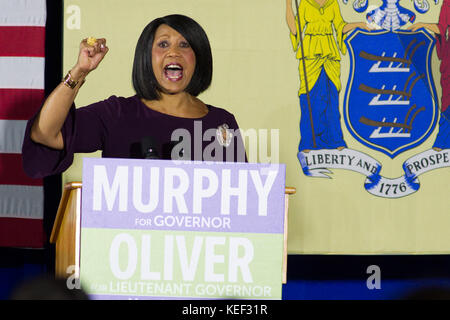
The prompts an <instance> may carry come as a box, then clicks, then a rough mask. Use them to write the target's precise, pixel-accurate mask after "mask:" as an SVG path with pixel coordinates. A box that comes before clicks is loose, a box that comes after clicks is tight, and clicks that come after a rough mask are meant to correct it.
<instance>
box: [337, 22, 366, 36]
mask: <svg viewBox="0 0 450 320" xmlns="http://www.w3.org/2000/svg"><path fill="white" fill-rule="evenodd" d="M356 28H360V29H364V30H367V31H371V30H372V28H370V26H369V25H368V24H367V23H365V22H353V23H347V24H346V25H345V26H344V29H342V33H347V32H350V31H352V30H354V29H356Z"/></svg>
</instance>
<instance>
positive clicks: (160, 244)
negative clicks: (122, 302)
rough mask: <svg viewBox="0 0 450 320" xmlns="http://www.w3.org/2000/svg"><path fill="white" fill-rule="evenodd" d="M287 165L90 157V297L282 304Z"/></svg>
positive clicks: (86, 184)
mask: <svg viewBox="0 0 450 320" xmlns="http://www.w3.org/2000/svg"><path fill="white" fill-rule="evenodd" d="M284 188H285V165H283V164H280V165H267V164H266V165H263V164H247V163H212V162H186V161H183V162H180V161H165V160H151V161H149V160H131V159H98V158H85V159H84V162H83V190H82V218H81V226H82V231H81V269H80V279H81V283H82V286H83V288H84V289H85V290H86V291H87V292H88V293H89V294H90V295H91V297H92V298H94V299H164V298H171V299H176V298H180V299H185V298H200V299H214V298H228V299H281V282H282V254H283V231H284Z"/></svg>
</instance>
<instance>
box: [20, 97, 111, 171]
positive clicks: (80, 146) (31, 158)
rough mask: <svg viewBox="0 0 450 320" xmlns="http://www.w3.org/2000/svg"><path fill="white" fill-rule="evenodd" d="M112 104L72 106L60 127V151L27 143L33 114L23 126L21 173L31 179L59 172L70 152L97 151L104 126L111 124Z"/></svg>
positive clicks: (69, 157) (108, 101)
mask: <svg viewBox="0 0 450 320" xmlns="http://www.w3.org/2000/svg"><path fill="white" fill-rule="evenodd" d="M114 101H115V99H114V98H113V97H111V98H109V99H108V100H104V101H101V102H97V103H94V104H92V105H89V106H86V107H82V108H79V109H76V108H75V106H74V105H72V107H71V108H70V111H69V113H68V115H67V118H66V120H65V122H64V125H63V127H62V128H61V133H62V136H63V141H64V148H63V149H62V150H57V149H53V148H49V147H47V146H44V145H42V144H40V143H36V142H34V141H33V140H31V127H32V125H33V123H34V121H35V120H36V117H37V115H38V113H37V114H36V115H34V116H33V118H31V119H30V120H29V121H28V123H27V127H26V130H25V136H24V141H23V145H22V161H23V168H24V171H25V173H26V174H27V175H29V176H30V177H33V178H43V177H45V176H49V175H53V174H57V173H61V172H63V171H65V170H66V169H67V168H69V167H70V165H71V164H72V162H73V155H74V153H76V152H85V153H88V152H94V151H97V150H101V149H102V148H103V145H104V140H105V136H106V134H107V132H108V126H109V125H110V124H111V123H112V119H111V117H112V111H111V110H110V109H111V108H110V107H111V104H114Z"/></svg>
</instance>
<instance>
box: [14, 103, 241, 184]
mask: <svg viewBox="0 0 450 320" xmlns="http://www.w3.org/2000/svg"><path fill="white" fill-rule="evenodd" d="M208 109H209V112H208V113H207V114H206V115H205V116H204V117H202V118H198V119H189V118H180V117H175V116H171V115H167V114H164V113H160V112H158V111H155V110H152V109H150V108H148V107H147V106H146V105H145V104H144V103H142V101H141V100H140V99H139V98H138V97H137V96H132V97H128V98H124V97H116V96H111V97H110V98H108V99H107V100H104V101H100V102H97V103H94V104H91V105H89V106H86V107H83V108H79V109H75V106H72V108H71V110H70V112H69V114H68V116H67V119H66V121H65V123H64V125H63V128H62V129H61V132H62V135H63V139H64V149H63V150H56V149H52V148H49V147H46V146H44V145H42V144H39V143H36V142H34V141H32V140H31V138H30V130H31V126H32V124H33V122H34V120H35V118H36V116H37V114H36V115H35V116H34V117H33V118H31V119H30V120H29V121H28V124H27V128H26V131H25V138H24V142H23V146H22V157H23V166H24V170H25V172H26V173H27V174H28V175H29V176H30V177H33V178H42V177H45V176H48V175H52V174H56V173H60V172H63V171H65V170H66V169H67V168H68V167H69V166H70V165H71V164H72V162H73V154H74V153H75V152H83V153H88V152H94V151H97V150H102V157H107V158H144V155H143V153H142V151H141V143H142V141H143V139H144V138H145V137H152V139H153V141H154V142H155V145H154V147H155V149H156V151H157V153H158V155H159V158H161V159H171V158H172V157H171V154H172V150H177V152H176V153H177V156H176V157H177V158H182V159H186V160H200V161H234V162H244V161H246V156H245V149H244V145H243V143H242V138H241V136H240V133H239V131H236V130H237V129H239V127H238V125H237V123H236V120H235V118H234V116H233V115H232V114H231V113H229V112H227V111H226V110H224V109H221V108H217V107H213V106H210V105H208ZM177 129H179V130H177ZM210 129H212V130H210ZM225 129H226V130H225ZM175 130H176V131H175ZM172 133H175V136H174V137H172ZM230 133H231V134H230ZM180 136H182V137H183V138H182V140H180V138H179V137H180ZM230 137H231V141H230ZM227 141H228V143H229V145H228V146H227ZM178 143H180V145H178V146H177V144H178Z"/></svg>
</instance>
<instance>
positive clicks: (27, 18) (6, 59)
mask: <svg viewBox="0 0 450 320" xmlns="http://www.w3.org/2000/svg"><path fill="white" fill-rule="evenodd" d="M46 15H47V14H46V1H45V0H0V246H7V247H28V248H42V247H43V246H44V231H43V208H44V207H43V202H44V190H43V181H42V179H31V178H29V177H28V176H26V175H25V173H24V171H23V169H22V158H21V150H22V141H23V136H24V132H25V126H26V123H27V120H28V119H29V118H31V117H32V115H33V114H34V113H35V112H36V111H37V110H38V109H39V107H40V106H41V104H42V102H43V100H44V73H45V69H44V68H45V24H46V18H47V16H46Z"/></svg>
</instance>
